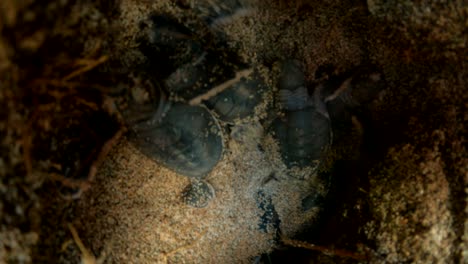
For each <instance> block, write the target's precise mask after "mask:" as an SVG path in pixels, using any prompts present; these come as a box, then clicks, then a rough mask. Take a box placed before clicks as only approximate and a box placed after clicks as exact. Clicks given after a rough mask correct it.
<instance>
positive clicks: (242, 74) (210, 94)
mask: <svg viewBox="0 0 468 264" xmlns="http://www.w3.org/2000/svg"><path fill="white" fill-rule="evenodd" d="M252 72H253V70H252V69H246V70H242V71H239V72H237V73H236V77H234V78H232V79H230V80H227V81H225V82H223V83H222V84H220V85H218V86H215V87H213V88H212V89H211V90H209V91H208V92H206V93H204V94H202V95H199V96H196V97H194V98H192V99H191V100H190V101H189V105H199V104H200V103H201V102H202V101H204V100H208V99H210V98H211V97H213V96H215V95H217V94H219V93H220V92H222V91H224V90H226V89H227V88H229V87H231V85H233V84H235V83H236V82H238V81H240V79H241V78H243V77H247V76H249V75H250V74H251V73H252Z"/></svg>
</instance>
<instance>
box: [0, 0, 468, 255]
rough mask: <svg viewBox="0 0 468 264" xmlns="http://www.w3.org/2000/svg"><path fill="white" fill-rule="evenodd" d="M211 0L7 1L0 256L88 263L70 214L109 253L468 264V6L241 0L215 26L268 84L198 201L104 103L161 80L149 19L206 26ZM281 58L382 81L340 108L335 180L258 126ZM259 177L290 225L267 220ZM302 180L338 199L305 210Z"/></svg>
mask: <svg viewBox="0 0 468 264" xmlns="http://www.w3.org/2000/svg"><path fill="white" fill-rule="evenodd" d="M229 3H231V2H226V4H227V5H228V4H229ZM213 4H216V1H202V2H200V3H197V4H196V5H195V4H194V3H193V2H192V1H143V0H121V1H78V2H73V3H72V2H70V1H38V0H37V1H34V0H30V1H11V0H7V1H2V2H1V3H0V32H1V35H0V101H1V104H0V116H1V118H0V133H1V138H2V141H1V144H0V148H1V156H0V193H1V196H0V197H1V198H0V210H1V214H0V263H50V262H59V263H77V262H79V261H80V259H81V258H82V256H83V254H84V252H82V251H83V249H80V248H79V246H77V244H79V242H78V241H77V239H76V238H73V237H72V234H71V232H70V228H69V224H72V225H73V226H74V227H75V228H76V230H77V233H78V235H79V237H80V239H81V240H82V242H83V244H84V246H85V247H86V248H87V249H88V250H90V251H91V253H92V254H93V255H94V256H96V257H98V256H102V259H104V261H105V262H106V263H121V262H130V263H219V262H222V263H251V262H254V263H255V261H258V262H260V263H282V262H284V261H289V262H291V261H294V262H298V263H428V262H430V263H466V262H468V249H467V248H468V246H467V243H468V242H467V237H468V234H467V229H468V222H467V221H466V219H467V217H466V216H467V213H468V212H467V208H468V206H467V201H468V198H467V197H468V196H467V193H468V191H467V188H466V186H467V182H468V158H467V156H468V155H467V151H466V127H465V124H466V123H467V122H468V114H467V113H468V112H467V110H468V109H467V103H466V102H468V95H467V93H466V86H467V84H466V80H468V65H467V63H466V57H467V55H468V54H467V51H468V50H467V40H468V32H467V31H466V28H467V27H466V23H467V21H468V8H467V7H466V5H464V4H463V3H462V1H452V2H450V3H446V4H439V3H436V2H435V1H424V2H411V1H367V2H365V3H364V2H360V3H355V2H353V1H345V2H343V1H332V0H329V1H322V2H320V3H315V2H314V3H308V2H306V1H292V2H291V1H278V0H275V1H274V0H269V1H258V2H255V1H244V3H243V4H242V7H243V8H245V10H247V11H248V12H245V13H239V14H240V15H238V16H233V17H231V18H229V19H224V20H222V21H218V24H217V27H216V28H214V29H210V30H212V32H211V33H210V34H214V35H215V36H217V35H220V36H222V38H223V39H225V40H227V43H228V45H227V46H228V47H229V49H231V50H233V51H235V52H236V53H237V54H239V55H240V56H241V58H242V60H243V61H244V62H246V63H247V64H249V65H251V67H253V68H255V69H261V72H262V76H263V77H264V78H265V82H266V83H267V86H268V87H269V88H268V89H267V92H266V95H265V98H264V101H263V104H264V105H263V106H262V107H259V108H258V109H257V112H256V114H255V115H254V117H252V118H247V119H245V120H239V121H238V122H236V123H235V124H234V125H230V131H228V130H227V128H226V127H227V125H226V124H222V126H223V132H224V133H223V139H224V153H223V156H222V159H221V160H220V162H219V163H218V164H217V165H216V167H215V168H214V169H213V170H212V172H211V173H210V174H209V175H208V176H207V177H206V179H205V180H206V181H207V182H209V183H210V184H211V185H212V186H213V188H214V190H215V198H214V199H213V200H212V201H211V202H210V203H209V204H208V206H207V207H205V208H193V207H189V206H187V205H186V204H184V202H183V192H184V190H185V188H186V187H187V185H188V184H189V183H190V179H189V178H187V177H184V176H182V175H178V174H176V173H175V172H173V171H171V170H170V169H168V168H165V167H164V166H161V165H160V164H158V163H157V162H156V161H154V160H151V159H149V158H148V157H146V156H144V155H143V154H141V153H140V152H139V151H138V149H136V148H135V147H134V146H133V145H132V144H130V143H129V142H128V141H127V138H126V136H125V133H124V130H123V125H122V123H123V122H122V120H121V116H120V114H119V113H118V111H117V107H116V106H115V104H114V101H113V100H112V98H115V97H118V96H120V95H121V94H122V93H125V92H126V91H129V90H130V88H131V85H133V84H134V82H135V79H136V77H135V76H137V77H138V78H140V79H141V78H143V79H144V78H146V77H147V76H152V74H154V73H153V71H154V69H151V68H148V66H147V65H149V64H148V61H147V60H148V58H146V56H145V55H144V54H143V53H142V52H141V50H140V49H139V41H140V40H141V38H142V37H145V36H147V34H148V27H147V26H145V25H148V23H149V20H148V18H149V16H150V14H154V13H163V14H170V15H172V16H174V17H177V18H178V20H179V21H180V22H182V23H185V24H187V25H189V27H191V28H192V29H194V30H195V32H197V34H200V36H198V37H199V38H202V37H201V36H203V34H205V33H206V32H205V30H207V28H206V26H203V23H202V22H201V20H200V18H203V15H204V14H205V13H204V12H206V10H207V9H206V7H209V6H210V5H213ZM218 5H219V3H218ZM286 58H295V59H298V60H300V61H301V62H302V64H303V65H304V69H305V72H306V77H307V79H308V81H309V82H310V84H311V85H314V84H316V83H318V82H319V81H320V80H324V79H331V80H334V79H336V80H337V81H339V80H342V79H344V77H343V76H349V74H350V73H352V72H353V71H354V70H355V69H357V68H360V67H364V68H366V69H370V70H371V71H377V72H380V73H381V75H382V76H383V78H384V79H385V83H386V87H385V89H384V90H383V91H382V92H380V93H379V94H378V96H377V97H376V98H375V99H374V100H372V101H371V102H369V103H366V104H365V105H362V106H361V107H360V108H359V111H356V112H353V113H351V114H350V116H348V117H347V119H345V120H332V125H333V129H334V131H333V132H334V141H333V145H332V147H331V150H330V153H329V156H328V158H327V159H326V160H325V161H324V166H322V167H321V170H320V172H319V174H320V175H322V176H324V177H325V179H328V178H327V177H329V178H330V179H332V180H331V186H330V185H328V184H327V183H326V182H323V179H324V178H322V177H317V176H309V178H308V180H306V181H304V180H302V179H301V177H302V176H301V177H290V176H289V175H288V173H287V172H286V168H285V166H284V165H283V164H282V162H281V158H280V156H279V154H278V151H277V146H276V145H275V142H274V141H273V140H272V138H270V137H269V136H268V135H267V134H268V133H267V129H266V128H265V127H263V126H264V125H265V121H264V120H265V119H268V118H271V112H272V111H270V110H269V108H268V107H270V106H271V103H272V101H273V98H274V92H275V90H276V88H275V82H276V78H277V74H278V72H277V62H278V61H280V60H282V59H286ZM273 112H274V111H273ZM116 135H117V136H116ZM259 145H260V146H261V148H259V147H258V146H259ZM298 173H299V174H301V173H302V175H314V174H311V173H309V172H304V171H299V172H298ZM271 175H274V177H273V180H270V179H271ZM267 179H268V181H267ZM265 182H267V183H265ZM304 182H306V183H307V184H309V185H307V184H304ZM258 186H263V187H262V188H263V189H262V190H263V191H264V192H265V193H266V194H268V195H271V196H272V202H273V204H275V206H276V208H275V209H276V211H277V213H278V215H279V219H281V223H280V230H281V234H280V235H278V234H277V233H276V230H275V229H274V228H272V226H270V227H269V229H268V230H267V232H263V231H261V230H259V228H258V226H259V216H260V215H261V214H262V211H261V210H260V209H259V207H258V205H257V204H256V199H257V198H256V197H257V196H258V190H259V189H258ZM310 186H314V188H316V189H318V190H319V192H321V193H323V194H328V196H329V198H328V200H327V202H326V203H325V204H324V205H322V206H321V208H320V210H319V209H312V210H310V211H307V212H306V213H304V212H303V211H302V209H301V203H302V198H303V197H304V195H306V193H307V192H308V191H309V189H308V188H309V187H310ZM288 239H289V240H288ZM290 239H295V240H296V242H294V243H287V241H290ZM258 262H257V263H258ZM88 263H93V262H88Z"/></svg>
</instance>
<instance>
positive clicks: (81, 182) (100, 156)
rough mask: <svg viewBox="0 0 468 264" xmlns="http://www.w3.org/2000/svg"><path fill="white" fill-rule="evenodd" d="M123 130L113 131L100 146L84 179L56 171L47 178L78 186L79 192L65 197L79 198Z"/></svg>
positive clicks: (66, 184)
mask: <svg viewBox="0 0 468 264" xmlns="http://www.w3.org/2000/svg"><path fill="white" fill-rule="evenodd" d="M125 131H126V129H125V128H121V129H120V130H119V131H117V133H115V135H114V136H113V137H112V138H111V139H109V140H107V142H106V143H105V144H104V145H103V146H102V148H101V151H100V152H99V154H98V155H97V157H96V159H95V160H94V161H93V162H92V163H91V166H90V168H89V172H88V176H87V177H86V179H85V180H77V179H70V178H66V177H65V176H62V175H60V174H57V173H50V174H49V178H50V179H52V180H55V181H59V182H60V183H62V184H63V185H64V186H67V187H70V188H79V192H78V193H77V194H75V195H73V196H71V197H66V198H68V199H78V198H80V196H81V194H82V193H83V192H85V191H87V190H88V189H89V188H90V187H91V183H92V182H93V181H94V179H95V177H96V173H97V170H98V168H99V166H100V165H101V164H102V162H103V161H104V158H105V157H106V156H107V155H108V154H109V152H110V150H111V149H112V147H113V146H114V145H115V144H116V143H117V142H118V141H119V139H120V138H121V137H122V135H123V134H124V133H125Z"/></svg>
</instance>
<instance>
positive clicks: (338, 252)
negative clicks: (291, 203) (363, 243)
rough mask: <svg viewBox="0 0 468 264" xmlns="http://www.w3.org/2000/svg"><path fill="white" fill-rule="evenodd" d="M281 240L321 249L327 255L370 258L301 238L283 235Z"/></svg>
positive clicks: (301, 246)
mask: <svg viewBox="0 0 468 264" xmlns="http://www.w3.org/2000/svg"><path fill="white" fill-rule="evenodd" d="M281 241H282V242H283V243H284V244H285V245H287V246H292V247H296V248H305V249H310V250H315V251H320V252H322V253H323V254H326V255H334V256H339V257H345V258H352V259H355V260H369V257H368V256H365V255H361V254H357V253H354V252H351V251H348V250H344V249H333V248H328V247H324V246H317V245H314V244H310V243H307V242H303V241H299V240H293V239H289V238H286V237H282V238H281Z"/></svg>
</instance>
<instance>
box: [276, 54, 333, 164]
mask: <svg viewBox="0 0 468 264" xmlns="http://www.w3.org/2000/svg"><path fill="white" fill-rule="evenodd" d="M278 86H279V87H278V88H279V91H278V97H277V99H278V101H279V103H280V105H281V108H282V116H280V117H278V118H277V119H276V120H275V121H274V122H273V125H272V130H273V135H274V137H275V138H276V139H277V140H278V144H279V147H280V152H281V156H282V158H283V160H284V162H285V164H286V166H287V167H288V168H291V167H294V166H297V167H300V168H302V167H306V166H317V165H318V163H319V161H320V159H321V158H322V157H323V155H324V152H325V151H326V149H327V148H328V147H329V146H330V144H331V140H332V130H331V125H330V117H329V114H328V111H327V108H326V105H325V103H324V102H323V100H322V99H321V96H320V93H321V90H322V89H323V87H322V86H321V85H319V86H317V87H316V88H315V91H314V95H313V96H312V97H311V96H310V95H309V94H308V91H307V88H306V85H305V76H304V74H303V72H302V69H301V66H300V63H299V62H298V61H295V60H288V61H285V62H283V64H282V67H281V73H280V78H279V84H278Z"/></svg>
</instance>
